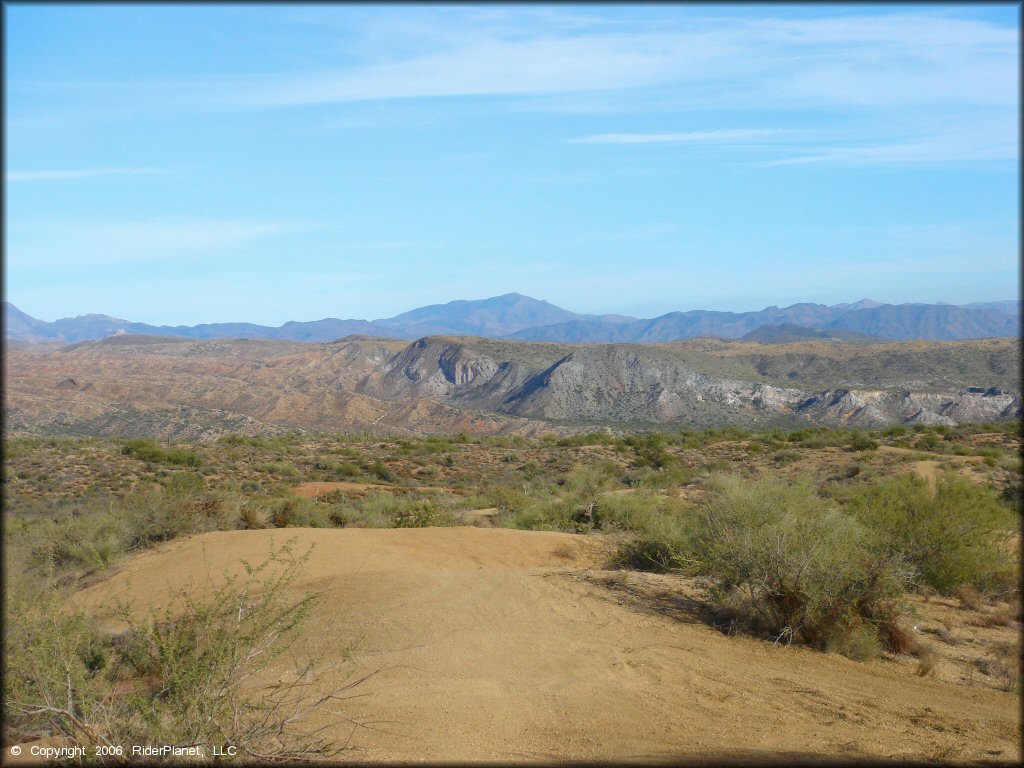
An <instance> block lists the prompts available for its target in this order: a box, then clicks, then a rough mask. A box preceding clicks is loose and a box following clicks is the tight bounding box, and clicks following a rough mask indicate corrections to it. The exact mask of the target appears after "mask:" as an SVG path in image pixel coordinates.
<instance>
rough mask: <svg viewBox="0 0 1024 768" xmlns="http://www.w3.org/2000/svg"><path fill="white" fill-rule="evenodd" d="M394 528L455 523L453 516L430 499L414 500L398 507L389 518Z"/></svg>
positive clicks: (430, 526)
mask: <svg viewBox="0 0 1024 768" xmlns="http://www.w3.org/2000/svg"><path fill="white" fill-rule="evenodd" d="M391 524H392V526H393V527H395V528H432V527H435V526H450V525H455V517H454V515H452V514H451V513H450V512H448V511H447V510H443V509H440V508H438V507H437V506H436V505H435V504H434V503H433V502H431V501H425V500H424V501H416V502H414V503H413V504H410V505H408V506H404V507H402V508H399V509H398V510H397V511H396V512H395V513H394V515H393V516H392V519H391Z"/></svg>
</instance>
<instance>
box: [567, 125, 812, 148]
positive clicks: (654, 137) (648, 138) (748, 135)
mask: <svg viewBox="0 0 1024 768" xmlns="http://www.w3.org/2000/svg"><path fill="white" fill-rule="evenodd" d="M808 133H813V132H812V131H805V130H787V129H782V128H766V129H760V128H724V129H721V130H715V131H682V132H675V133H599V134H595V135H593V136H581V137H579V138H576V139H569V143H570V144H661V143H673V142H683V143H722V144H734V143H738V142H747V141H750V140H751V139H757V140H761V141H762V142H763V140H765V139H773V140H783V139H791V138H795V137H800V136H806V135H807V134H808Z"/></svg>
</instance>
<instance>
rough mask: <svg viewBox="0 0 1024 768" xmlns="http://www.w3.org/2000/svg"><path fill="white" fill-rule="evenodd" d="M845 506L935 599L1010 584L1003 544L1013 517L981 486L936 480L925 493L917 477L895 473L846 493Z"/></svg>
mask: <svg viewBox="0 0 1024 768" xmlns="http://www.w3.org/2000/svg"><path fill="white" fill-rule="evenodd" d="M846 508H847V510H848V511H849V512H850V513H851V514H852V515H853V516H854V517H855V518H856V519H857V520H859V521H860V522H861V523H862V524H863V525H864V526H865V527H866V528H867V529H868V530H869V531H871V532H872V536H873V540H874V543H873V547H874V549H875V550H876V551H878V552H882V553H885V554H888V555H891V556H898V557H900V558H901V559H903V560H904V561H905V562H906V563H907V564H908V565H910V566H912V567H913V568H914V569H915V570H916V573H917V578H918V579H919V580H920V581H921V582H922V583H924V584H927V585H929V586H931V587H933V588H934V589H936V590H938V591H939V592H940V593H942V594H945V595H949V594H952V593H953V591H954V590H956V589H957V588H958V587H960V586H963V585H967V586H970V587H972V588H975V589H978V590H982V591H989V592H1000V591H1005V590H1010V589H1012V588H1014V586H1015V585H1016V583H1017V581H1016V569H1015V565H1016V561H1015V558H1014V556H1013V555H1012V553H1011V550H1010V548H1009V547H1008V546H1007V538H1008V535H1009V533H1010V531H1012V530H1013V529H1014V528H1015V521H1014V516H1013V514H1012V513H1011V512H1010V511H1009V510H1008V509H1006V507H1005V506H1004V505H1002V504H1000V502H999V500H998V498H997V497H996V495H995V493H993V492H992V491H991V490H990V489H988V488H985V487H983V486H979V485H975V484H974V483H971V482H969V481H966V480H963V479H961V478H943V479H941V480H940V481H939V482H938V484H937V486H936V490H935V492H934V494H933V493H932V491H931V489H930V488H929V487H928V484H927V483H926V482H925V481H924V480H921V479H919V478H917V477H915V476H913V475H899V476H896V477H889V478H885V479H882V480H878V481H876V482H875V483H873V484H870V485H863V486H859V487H857V488H854V489H851V490H850V491H849V493H848V496H847V504H846Z"/></svg>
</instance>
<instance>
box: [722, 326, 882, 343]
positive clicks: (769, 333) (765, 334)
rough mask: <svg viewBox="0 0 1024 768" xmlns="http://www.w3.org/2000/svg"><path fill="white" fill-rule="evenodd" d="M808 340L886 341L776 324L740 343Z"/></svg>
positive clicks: (853, 332)
mask: <svg viewBox="0 0 1024 768" xmlns="http://www.w3.org/2000/svg"><path fill="white" fill-rule="evenodd" d="M808 339H831V340H833V341H848V342H852V343H854V344H877V343H878V342H881V341H885V339H883V338H882V337H881V336H872V335H870V334H867V333H856V332H855V331H844V330H842V329H832V330H829V329H825V328H807V327H806V326H803V325H796V324H794V323H776V324H769V325H762V326H761V327H760V328H755V329H754V330H753V331H751V332H750V333H747V334H744V335H743V336H741V337H740V341H759V342H761V343H763V344H789V343H791V342H794V341H807V340H808Z"/></svg>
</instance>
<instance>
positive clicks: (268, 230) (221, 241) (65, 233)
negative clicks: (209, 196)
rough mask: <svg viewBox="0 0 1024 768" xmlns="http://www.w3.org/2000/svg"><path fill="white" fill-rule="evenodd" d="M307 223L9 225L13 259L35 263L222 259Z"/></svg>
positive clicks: (204, 220) (179, 220) (69, 222)
mask: <svg viewBox="0 0 1024 768" xmlns="http://www.w3.org/2000/svg"><path fill="white" fill-rule="evenodd" d="M318 228H319V226H318V225H316V224H314V223H310V222H293V221H254V220H251V219H210V218H197V217H183V218H159V219H146V220H137V221H108V222H92V221H76V220H67V221H24V222H18V223H15V224H12V225H11V226H9V227H8V244H7V251H8V254H9V256H10V257H11V258H12V259H17V260H18V261H20V262H22V263H24V264H31V265H34V266H73V265H80V264H90V265H92V264H117V263H129V262H147V261H148V262H159V261H167V262H178V261H181V260H188V259H205V258H210V257H213V258H220V257H225V256H229V255H232V253H233V252H237V251H238V249H239V248H241V247H243V246H249V245H252V244H254V243H256V242H257V241H262V240H265V239H267V238H271V237H276V236H282V235H292V234H296V233H302V232H309V231H312V230H315V229H318Z"/></svg>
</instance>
